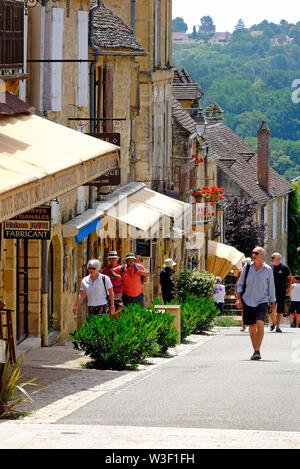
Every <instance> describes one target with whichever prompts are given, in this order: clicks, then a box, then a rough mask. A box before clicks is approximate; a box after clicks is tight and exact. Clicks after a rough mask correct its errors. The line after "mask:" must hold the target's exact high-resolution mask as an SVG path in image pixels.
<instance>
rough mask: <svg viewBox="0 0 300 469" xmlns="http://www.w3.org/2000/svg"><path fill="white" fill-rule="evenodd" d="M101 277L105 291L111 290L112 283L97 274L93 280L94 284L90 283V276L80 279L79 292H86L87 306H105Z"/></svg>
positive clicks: (105, 300)
mask: <svg viewBox="0 0 300 469" xmlns="http://www.w3.org/2000/svg"><path fill="white" fill-rule="evenodd" d="M103 277H104V280H105V286H106V290H108V289H109V288H112V287H113V286H112V283H111V281H110V278H109V277H108V276H107V275H102V274H100V273H99V275H98V278H97V279H96V280H94V282H93V281H92V279H91V277H90V275H87V276H86V277H84V278H83V279H82V282H81V285H80V290H84V291H85V292H86V296H87V300H88V305H89V306H101V305H106V304H107V299H106V291H105V288H104V283H103ZM107 294H108V292H107Z"/></svg>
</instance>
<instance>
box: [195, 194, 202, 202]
mask: <svg viewBox="0 0 300 469" xmlns="http://www.w3.org/2000/svg"><path fill="white" fill-rule="evenodd" d="M195 200H196V202H197V203H201V202H203V197H199V196H195Z"/></svg>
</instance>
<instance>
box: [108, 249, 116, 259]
mask: <svg viewBox="0 0 300 469" xmlns="http://www.w3.org/2000/svg"><path fill="white" fill-rule="evenodd" d="M114 258H117V259H119V256H118V253H117V251H109V253H108V256H107V259H114Z"/></svg>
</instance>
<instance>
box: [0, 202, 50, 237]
mask: <svg viewBox="0 0 300 469" xmlns="http://www.w3.org/2000/svg"><path fill="white" fill-rule="evenodd" d="M4 238H5V239H51V207H49V206H41V207H36V208H33V209H31V210H29V211H28V212H24V213H21V215H17V216H16V217H14V218H11V219H10V220H6V221H5V222H4Z"/></svg>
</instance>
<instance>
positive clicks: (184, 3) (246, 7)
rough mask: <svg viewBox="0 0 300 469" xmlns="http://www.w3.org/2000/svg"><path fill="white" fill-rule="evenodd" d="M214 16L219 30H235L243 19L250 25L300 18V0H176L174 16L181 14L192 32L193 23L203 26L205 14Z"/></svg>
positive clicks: (299, 19) (290, 21)
mask: <svg viewBox="0 0 300 469" xmlns="http://www.w3.org/2000/svg"><path fill="white" fill-rule="evenodd" d="M207 15H209V16H211V18H212V19H213V21H214V24H215V25H216V30H217V32H223V31H229V32H232V31H233V30H234V28H235V26H236V24H237V22H238V20H239V19H240V18H241V19H242V20H243V21H244V23H245V25H246V27H247V28H250V26H252V25H253V24H258V23H260V22H261V21H263V20H265V19H266V20H268V21H269V22H273V23H279V22H280V20H282V19H285V20H287V21H288V22H289V23H297V22H298V21H300V0H285V1H284V2H279V1H278V0H277V1H276V0H251V1H250V2H248V1H245V0H226V1H225V0H173V18H176V17H177V16H181V17H182V18H183V19H184V21H185V23H187V25H188V32H192V29H193V25H197V26H198V25H199V24H200V19H201V18H202V16H207Z"/></svg>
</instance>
